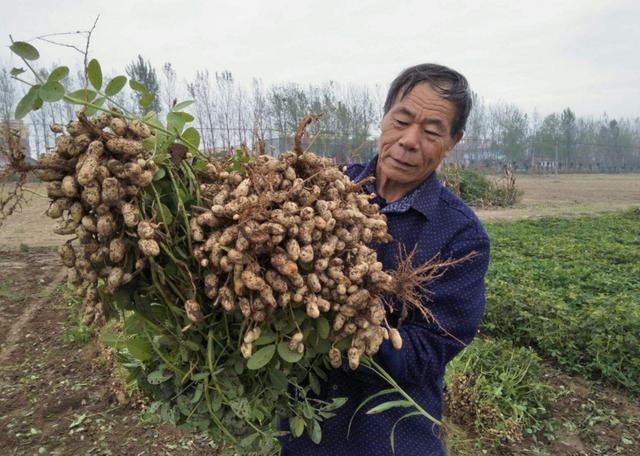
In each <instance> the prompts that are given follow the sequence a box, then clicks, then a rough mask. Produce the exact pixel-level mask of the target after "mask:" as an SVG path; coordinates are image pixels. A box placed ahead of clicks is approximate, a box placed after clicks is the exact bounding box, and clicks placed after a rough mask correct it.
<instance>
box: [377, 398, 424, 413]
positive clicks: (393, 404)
mask: <svg viewBox="0 0 640 456" xmlns="http://www.w3.org/2000/svg"><path fill="white" fill-rule="evenodd" d="M411 406H413V403H411V402H410V401H407V400H406V399H400V400H397V401H387V402H383V403H382V404H378V405H376V406H375V407H373V408H372V409H371V410H369V411H367V415H375V414H376V413H382V412H386V411H387V410H389V409H392V408H399V407H411Z"/></svg>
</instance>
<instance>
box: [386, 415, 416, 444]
mask: <svg viewBox="0 0 640 456" xmlns="http://www.w3.org/2000/svg"><path fill="white" fill-rule="evenodd" d="M421 415H422V414H421V413H420V412H409V413H407V414H405V415H402V416H401V417H400V418H398V420H397V421H396V422H395V423H393V426H392V427H391V435H389V439H390V440H391V452H392V453H394V454H395V452H396V446H395V433H396V426H397V425H398V423H400V421H402V420H404V419H405V418H409V417H412V416H421Z"/></svg>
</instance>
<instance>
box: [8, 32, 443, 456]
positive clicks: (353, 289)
mask: <svg viewBox="0 0 640 456" xmlns="http://www.w3.org/2000/svg"><path fill="white" fill-rule="evenodd" d="M16 44H20V46H22V47H20V46H16ZM25 45H27V43H20V42H18V43H14V45H12V50H13V51H14V52H15V53H16V54H18V55H19V56H21V57H23V58H26V57H28V56H26V51H25V49H28V48H26V47H25ZM27 46H29V45H27ZM21 53H22V54H25V55H21ZM25 56H26V57H25ZM25 61H26V60H25ZM61 68H65V67H61ZM61 72H62V71H61ZM53 73H55V71H54V72H53ZM53 73H52V74H53ZM59 73H60V72H58V74H59ZM98 76H99V77H98ZM123 78H124V76H117V77H116V78H113V79H112V80H111V81H110V82H109V84H107V86H106V88H105V89H103V88H102V76H101V71H100V66H99V64H98V63H97V61H96V60H93V61H92V62H91V63H90V64H89V66H88V69H87V79H88V82H90V83H91V85H92V89H89V88H88V87H87V86H85V87H84V88H83V89H81V90H78V91H76V92H72V93H65V91H63V92H62V94H61V95H60V98H59V99H63V100H64V101H66V102H69V103H75V104H77V105H79V106H80V107H81V109H80V111H79V113H78V116H77V117H78V118H77V120H74V121H72V122H70V123H68V124H67V125H66V127H63V126H61V125H52V126H51V128H52V130H53V131H54V132H55V133H57V134H58V136H57V139H56V143H55V147H54V148H53V149H52V150H51V151H50V152H48V153H46V154H45V155H43V156H42V158H41V159H40V160H39V161H38V163H37V164H36V165H35V166H31V167H29V166H28V165H26V164H25V163H24V156H23V155H22V154H21V153H20V151H19V150H9V151H8V152H6V153H5V155H6V160H7V162H8V163H9V168H11V169H12V172H13V173H18V174H21V173H22V174H24V173H26V172H29V171H34V172H35V173H36V175H37V177H38V178H39V179H40V180H41V181H43V182H46V186H47V194H48V197H49V198H50V199H51V204H50V206H49V209H48V210H47V215H48V216H49V217H52V218H54V219H57V220H58V223H57V225H56V227H55V229H54V231H55V233H57V234H60V235H67V236H68V235H73V238H72V239H70V240H68V241H66V242H65V243H64V244H63V245H62V246H61V247H60V249H59V253H60V257H61V259H62V262H63V264H64V265H65V266H66V267H68V268H69V281H70V282H71V283H73V284H74V285H75V287H76V289H77V293H78V295H80V296H82V297H83V298H84V304H85V306H84V317H83V322H84V323H85V324H92V325H98V326H101V325H104V324H105V323H106V321H107V320H108V319H109V317H116V316H117V317H120V319H121V324H120V327H121V329H120V330H119V331H117V332H115V331H114V332H112V333H109V332H108V328H107V329H106V330H105V332H103V340H104V341H105V342H107V343H111V344H112V345H113V346H115V347H116V348H117V350H118V351H117V353H118V357H119V359H120V361H121V362H122V363H123V365H124V366H125V367H127V369H128V370H129V373H130V380H131V381H135V382H136V383H137V385H138V386H139V388H141V389H142V390H143V391H144V392H146V393H147V395H148V396H149V397H150V398H151V400H152V403H151V405H150V409H151V410H152V411H158V412H159V413H160V415H161V417H162V418H163V419H165V420H167V421H170V422H173V423H175V424H177V425H180V426H182V427H185V428H190V429H195V430H199V431H203V432H208V433H209V434H210V435H211V436H212V437H213V438H214V439H215V440H216V441H217V442H220V444H221V445H222V446H224V447H226V448H228V451H230V452H233V451H236V452H238V453H240V454H248V453H250V452H252V451H254V452H258V453H257V454H270V453H273V452H275V451H277V441H276V437H277V436H278V435H282V434H283V432H285V431H280V430H278V422H279V420H280V419H281V418H285V417H286V418H289V423H290V429H289V430H287V431H290V432H292V433H293V434H294V435H295V436H300V435H301V434H302V433H303V432H304V431H305V430H306V431H307V432H308V433H309V435H310V437H311V438H312V439H313V440H314V441H316V442H317V441H320V439H321V430H320V429H321V428H320V424H319V423H320V422H321V421H322V420H324V419H327V418H329V417H330V416H332V411H333V410H334V409H335V408H337V407H339V406H340V405H342V404H343V403H344V400H345V399H335V400H333V401H332V402H324V401H321V400H319V399H317V397H318V395H319V394H320V389H321V383H322V381H326V380H327V370H328V369H331V368H342V366H343V364H344V365H347V366H348V367H349V368H351V369H357V368H358V367H359V365H360V362H361V358H362V357H363V356H372V355H374V354H375V353H376V352H377V351H378V349H379V347H380V344H381V343H382V341H383V340H384V339H390V340H391V343H392V344H393V346H394V347H395V348H400V347H401V345H402V340H401V338H400V334H399V332H398V330H397V328H392V327H390V326H389V324H388V323H387V319H386V313H387V311H388V310H389V307H390V306H389V305H388V302H389V300H388V299H389V296H394V297H395V298H399V299H400V300H401V301H404V302H405V303H406V304H407V305H409V306H412V307H416V308H418V310H420V311H421V312H423V313H424V314H425V315H426V316H428V310H427V309H426V308H425V307H424V306H422V304H421V300H420V297H419V294H417V293H418V292H419V291H420V287H421V286H423V285H424V284H425V283H426V282H427V281H428V280H429V279H431V278H432V277H433V276H434V274H435V273H436V272H437V268H436V267H434V266H433V265H426V266H422V267H417V268H414V267H412V266H411V264H410V262H411V257H409V258H408V259H406V261H405V262H404V263H403V267H401V268H399V269H398V271H385V270H383V266H382V263H381V262H379V261H378V260H377V258H376V252H375V251H374V250H373V249H372V248H371V247H370V246H369V245H370V243H372V242H376V243H384V242H388V241H390V240H391V237H390V235H389V234H388V232H387V225H386V219H385V216H384V215H382V214H380V213H379V208H378V206H377V205H375V204H371V202H370V199H371V197H370V195H368V194H366V193H365V192H364V191H363V189H362V183H353V182H351V181H350V180H349V178H348V177H346V176H345V175H344V174H343V173H342V172H341V171H340V169H339V168H338V167H337V166H336V165H335V164H334V163H333V162H332V160H330V159H328V158H322V157H318V156H316V155H315V154H313V153H311V152H303V151H302V149H301V147H300V144H299V143H300V137H301V136H302V133H303V131H304V128H305V126H306V124H308V123H309V122H310V121H311V120H312V118H311V117H310V116H307V117H306V118H305V119H304V121H303V123H302V124H301V126H300V128H299V129H298V134H297V136H296V139H297V141H296V147H295V148H294V151H290V152H285V153H282V154H281V155H280V156H279V157H277V158H275V157H271V156H268V155H264V154H255V155H254V156H251V155H250V154H249V153H248V151H247V150H246V149H238V150H237V151H236V153H235V155H232V156H230V157H227V158H219V159H216V158H211V157H208V156H204V155H203V154H202V153H201V152H199V150H198V142H199V134H198V132H197V131H196V130H195V129H194V128H192V127H189V128H186V129H185V126H186V124H187V123H188V122H190V121H192V120H193V117H191V116H190V115H189V114H188V113H187V112H184V111H182V110H183V109H184V108H186V107H187V106H188V104H189V102H185V103H180V104H178V105H176V106H174V108H173V109H172V110H171V111H170V112H169V114H168V115H167V118H166V123H163V122H162V121H161V120H160V119H159V118H158V116H157V115H156V114H155V113H149V114H147V115H145V116H143V117H139V116H135V115H133V114H131V113H130V112H127V111H126V110H125V109H124V108H122V107H108V108H107V107H104V106H105V105H106V104H107V103H113V104H114V105H115V104H116V102H115V100H114V99H113V97H114V95H115V94H116V93H117V92H118V91H119V90H120V89H122V87H123V86H124V84H125V83H126V78H124V80H123ZM53 82H56V81H53ZM47 84H49V85H53V83H52V81H50V80H47V81H39V82H38V83H37V84H34V85H32V89H31V90H30V91H29V92H28V93H27V95H26V96H27V97H31V98H30V99H29V100H27V102H28V108H30V109H37V108H38V107H39V106H38V104H39V102H38V101H37V100H39V99H40V100H42V99H45V100H46V101H52V100H53V98H52V97H51V96H50V94H49V93H47V91H46V88H47ZM130 85H131V87H132V88H133V89H134V90H138V91H141V92H142V91H144V90H145V89H144V87H141V86H140V84H139V83H137V82H135V81H131V82H130ZM34 87H35V88H36V89H35V92H34ZM32 92H34V93H32ZM54 101H57V100H54ZM141 101H142V102H143V103H144V102H148V97H147V99H145V97H144V96H143V97H142V99H141ZM21 103H23V101H21ZM40 104H41V103H40ZM20 106H21V105H20V104H19V108H20ZM22 109H23V111H24V110H25V109H26V108H25V107H24V106H23V105H22ZM28 110H29V109H26V112H28ZM26 112H25V113H26ZM18 114H21V113H18ZM7 134H8V133H7ZM19 182H23V180H19ZM416 289H417V290H418V292H416Z"/></svg>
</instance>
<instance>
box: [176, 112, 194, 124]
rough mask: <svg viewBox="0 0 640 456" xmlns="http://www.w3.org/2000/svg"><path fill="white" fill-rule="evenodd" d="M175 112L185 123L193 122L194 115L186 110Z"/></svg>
mask: <svg viewBox="0 0 640 456" xmlns="http://www.w3.org/2000/svg"><path fill="white" fill-rule="evenodd" d="M175 114H176V115H178V116H180V117H182V118H183V119H184V121H185V122H186V123H189V122H193V119H195V117H193V116H192V115H191V114H189V113H188V112H183V111H181V112H176V113H175Z"/></svg>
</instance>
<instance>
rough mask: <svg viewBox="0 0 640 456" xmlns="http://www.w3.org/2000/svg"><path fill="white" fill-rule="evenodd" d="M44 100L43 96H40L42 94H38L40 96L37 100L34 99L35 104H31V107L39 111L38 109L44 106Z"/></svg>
mask: <svg viewBox="0 0 640 456" xmlns="http://www.w3.org/2000/svg"><path fill="white" fill-rule="evenodd" d="M43 103H44V102H43V101H42V98H40V94H38V96H37V97H36V99H35V100H33V104H32V105H31V108H32V109H33V110H34V111H37V110H38V109H40V108H41V107H42V104H43Z"/></svg>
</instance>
